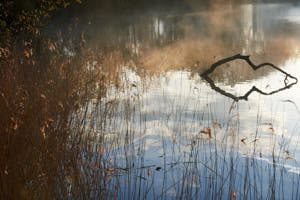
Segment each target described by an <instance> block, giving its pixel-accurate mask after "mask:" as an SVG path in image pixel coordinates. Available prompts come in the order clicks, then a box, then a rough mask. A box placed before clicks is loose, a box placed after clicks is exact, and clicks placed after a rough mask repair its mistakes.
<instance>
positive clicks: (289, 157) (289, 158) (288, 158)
mask: <svg viewBox="0 0 300 200" xmlns="http://www.w3.org/2000/svg"><path fill="white" fill-rule="evenodd" d="M285 159H287V160H294V159H295V158H293V157H291V156H287V157H285Z"/></svg>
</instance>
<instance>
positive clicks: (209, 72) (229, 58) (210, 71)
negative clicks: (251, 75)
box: [201, 54, 298, 101]
mask: <svg viewBox="0 0 300 200" xmlns="http://www.w3.org/2000/svg"><path fill="white" fill-rule="evenodd" d="M236 59H240V60H245V61H246V62H247V63H248V64H249V65H250V67H251V68H252V69H253V70H254V71H255V70H257V69H259V68H262V67H265V66H270V67H272V68H273V69H276V70H277V71H280V72H281V73H283V74H284V75H285V79H284V84H285V86H284V87H282V88H280V89H278V90H274V91H271V92H263V91H261V90H260V89H258V88H257V87H256V86H253V87H252V88H251V89H250V90H249V91H248V92H247V93H246V94H245V95H243V96H235V95H233V94H231V93H228V92H226V91H224V90H222V89H221V88H219V87H217V86H216V85H215V83H214V81H213V80H212V79H211V78H210V77H209V76H208V75H209V74H211V73H212V72H214V70H215V69H216V68H217V67H220V66H221V65H222V64H225V63H227V62H231V61H233V60H236ZM201 77H202V78H204V79H205V80H206V81H207V82H208V83H209V84H210V87H211V88H212V89H213V90H215V91H216V92H218V93H220V94H222V95H224V96H227V97H229V98H231V99H233V100H234V101H239V100H246V101H247V100H248V97H249V95H250V94H251V93H252V92H258V93H260V94H263V95H272V94H275V93H277V92H280V91H282V90H285V89H288V88H290V87H291V86H293V85H295V84H297V82H298V79H297V78H296V77H294V76H292V75H291V74H289V73H287V72H285V71H283V70H282V69H280V68H279V67H277V66H275V65H273V64H272V63H262V64H259V65H255V64H254V63H252V62H251V60H250V56H243V55H240V54H237V55H234V56H231V57H228V58H224V59H222V60H219V61H218V62H216V63H214V64H212V65H211V67H210V68H209V69H208V70H206V71H205V72H203V73H202V74H201ZM288 78H291V79H294V80H295V82H294V83H291V84H288V80H287V79H288Z"/></svg>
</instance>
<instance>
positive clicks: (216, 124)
mask: <svg viewBox="0 0 300 200" xmlns="http://www.w3.org/2000/svg"><path fill="white" fill-rule="evenodd" d="M213 126H214V127H215V128H219V129H221V126H220V124H219V123H218V122H213Z"/></svg>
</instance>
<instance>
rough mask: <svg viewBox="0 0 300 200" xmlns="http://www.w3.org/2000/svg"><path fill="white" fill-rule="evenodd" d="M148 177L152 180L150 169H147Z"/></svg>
mask: <svg viewBox="0 0 300 200" xmlns="http://www.w3.org/2000/svg"><path fill="white" fill-rule="evenodd" d="M147 175H148V178H151V171H150V168H148V169H147Z"/></svg>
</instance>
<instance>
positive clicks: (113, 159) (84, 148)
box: [44, 3, 300, 199]
mask: <svg viewBox="0 0 300 200" xmlns="http://www.w3.org/2000/svg"><path fill="white" fill-rule="evenodd" d="M191 5H192V6H191V9H189V10H184V11H181V10H180V8H178V9H177V10H176V11H174V12H173V11H169V12H165V11H147V12H143V13H138V12H136V13H132V14H127V15H121V16H120V15H110V14H107V13H102V11H101V9H99V8H95V9H91V10H89V11H85V12H82V13H81V14H80V15H79V16H76V17H66V16H64V15H60V16H57V17H56V18H54V22H53V23H51V24H50V25H49V27H48V28H47V30H45V31H44V34H45V35H47V36H49V35H51V36H52V37H54V38H58V39H59V40H58V43H61V44H62V46H63V48H62V51H61V53H62V54H64V55H65V56H66V57H68V59H71V60H72V59H75V58H78V57H81V56H82V55H78V51H77V48H79V47H78V45H79V43H80V45H83V46H84V48H85V49H86V52H89V53H90V54H89V55H90V56H89V57H85V58H84V62H83V63H85V65H86V72H87V74H89V75H92V76H93V75H95V76H96V75H97V78H95V79H93V80H96V81H95V83H93V84H92V85H93V86H86V91H89V92H87V93H88V95H87V97H88V98H86V99H85V100H84V103H81V104H79V108H78V109H76V110H75V111H72V112H70V113H69V116H68V118H70V119H72V120H71V123H70V124H71V128H70V130H73V131H74V133H71V136H70V138H73V139H71V141H75V140H76V141H77V139H78V138H77V136H76V133H77V131H75V130H78V128H79V127H80V128H81V130H82V133H83V135H82V138H83V139H80V140H78V141H80V142H78V143H77V144H76V145H78V149H77V150H78V152H80V153H79V155H80V156H79V158H80V159H79V161H76V162H75V163H77V164H78V165H79V167H76V170H75V169H72V170H73V171H74V173H75V172H76V173H77V175H76V176H75V175H72V173H70V174H71V175H70V174H69V175H65V176H63V177H64V178H62V180H64V181H63V182H64V183H63V184H64V185H66V187H67V193H66V198H70V199H72V198H83V199H84V197H87V196H89V197H90V198H93V197H97V198H99V195H100V194H101V195H105V197H106V198H107V199H179V198H180V199H181V198H184V199H245V198H249V199H298V198H299V196H300V193H299V192H300V191H298V190H299V187H300V186H299V183H300V177H299V175H300V165H299V161H300V145H299V143H300V135H299V129H300V123H299V118H300V110H299V108H298V106H300V96H299V95H298V92H299V91H300V88H299V87H300V86H299V84H295V85H293V86H291V87H290V88H286V89H284V90H282V91H279V92H277V93H274V94H273V95H263V94H259V93H257V92H253V93H252V94H251V95H250V96H249V98H248V100H247V101H246V100H240V101H234V100H233V99H231V98H229V97H227V96H224V95H223V94H220V93H218V92H217V91H215V90H213V89H212V88H211V87H210V85H209V84H208V82H206V81H205V80H204V79H203V78H201V76H200V75H201V74H202V73H203V72H204V71H205V70H207V69H209V67H210V66H211V65H212V64H213V63H215V62H217V61H218V60H220V59H223V58H226V57H230V56H233V55H235V54H242V55H250V59H251V61H253V63H255V64H257V65H258V64H261V63H265V62H269V63H272V64H274V65H276V66H277V67H279V68H280V69H282V70H284V71H285V72H287V73H289V74H291V75H292V76H294V77H296V78H298V79H299V78H300V68H299V66H300V48H299V47H300V5H297V4H275V3H274V4H242V5H211V6H209V7H205V8H201V7H198V6H196V5H194V4H191ZM58 24H61V25H58ZM71 41H72V43H71ZM76 62H77V61H76ZM99 74H100V76H99V77H98V75H99ZM209 76H210V77H211V78H212V80H213V81H214V83H215V85H216V86H217V87H219V88H221V89H222V90H224V91H226V92H228V93H231V94H232V95H234V96H242V95H244V94H246V93H247V92H248V91H249V90H250V89H251V88H252V87H253V86H256V87H257V88H259V89H260V90H262V91H264V92H272V91H276V90H279V89H281V88H284V87H285V82H284V81H285V75H284V74H283V73H281V72H280V71H278V70H274V69H272V68H270V67H264V68H261V69H259V70H256V71H253V70H252V69H251V68H250V66H249V65H248V64H247V63H246V62H245V61H243V60H234V61H232V62H229V63H226V64H224V65H222V66H221V67H219V68H217V69H216V70H215V71H214V72H213V73H212V74H210V75H209ZM68 78H70V77H68V76H67V77H66V79H68ZM82 79H83V80H84V79H85V77H82ZM288 81H289V83H292V82H293V81H295V80H293V79H288ZM66 87H68V86H66ZM91 88H92V89H91ZM78 94H80V92H78ZM60 107H61V106H60ZM58 109H59V108H58ZM74 138H75V139H74ZM80 138H81V137H80ZM70 146H72V148H73V145H70ZM64 170H65V168H63V170H62V171H64ZM72 170H70V171H72ZM76 173H75V174H76ZM66 174H68V173H66ZM78 174H81V175H78ZM78 176H79V177H84V178H82V179H80V181H79V183H78V185H80V184H82V185H89V187H87V188H86V189H82V190H81V189H78V188H79V187H77V186H78V185H77V182H76V181H78V178H76V177H78ZM57 187H58V189H57V190H56V191H57V193H59V191H60V188H59V187H60V186H59V185H58V186H57ZM102 197H103V196H102ZM58 198H61V196H60V195H58Z"/></svg>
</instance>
